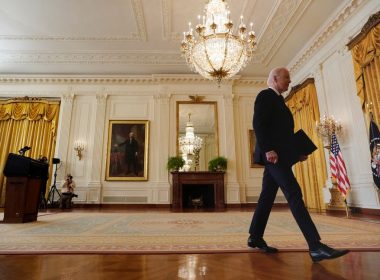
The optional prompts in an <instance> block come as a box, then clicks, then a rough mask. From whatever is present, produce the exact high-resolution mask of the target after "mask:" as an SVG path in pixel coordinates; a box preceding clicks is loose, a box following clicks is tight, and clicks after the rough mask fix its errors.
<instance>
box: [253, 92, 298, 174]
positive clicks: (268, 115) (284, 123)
mask: <svg viewBox="0 0 380 280" xmlns="http://www.w3.org/2000/svg"><path fill="white" fill-rule="evenodd" d="M253 128H254V130H255V134H256V140H257V141H256V147H255V155H254V156H255V157H254V160H255V162H256V163H259V164H262V165H265V164H266V163H268V162H267V160H266V156H265V153H266V152H269V151H271V150H274V151H276V153H277V154H278V164H281V165H286V166H291V165H292V164H293V163H294V162H296V161H297V160H295V157H298V156H299V155H297V152H296V150H295V145H294V120H293V116H292V113H291V112H290V110H289V108H288V107H287V106H286V104H285V101H284V98H283V97H282V96H279V95H277V93H276V92H275V91H274V90H272V89H270V88H268V89H265V90H263V91H261V92H260V93H259V94H258V95H257V98H256V100H255V105H254V115H253Z"/></svg>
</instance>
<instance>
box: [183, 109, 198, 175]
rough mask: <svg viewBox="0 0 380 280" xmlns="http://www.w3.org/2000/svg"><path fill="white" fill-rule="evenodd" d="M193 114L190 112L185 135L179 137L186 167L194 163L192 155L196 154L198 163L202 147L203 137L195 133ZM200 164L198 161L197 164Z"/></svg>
mask: <svg viewBox="0 0 380 280" xmlns="http://www.w3.org/2000/svg"><path fill="white" fill-rule="evenodd" d="M190 117H191V114H189V121H188V122H187V123H186V128H185V135H184V136H180V137H179V138H178V144H179V149H180V151H181V153H182V158H183V159H184V160H185V167H187V168H188V169H189V168H190V166H191V165H192V160H191V158H190V156H195V161H196V163H197V157H198V156H199V151H200V150H201V148H202V143H203V140H202V138H200V137H198V136H196V135H194V126H193V123H192V122H191V120H190ZM196 165H198V163H197V164H196Z"/></svg>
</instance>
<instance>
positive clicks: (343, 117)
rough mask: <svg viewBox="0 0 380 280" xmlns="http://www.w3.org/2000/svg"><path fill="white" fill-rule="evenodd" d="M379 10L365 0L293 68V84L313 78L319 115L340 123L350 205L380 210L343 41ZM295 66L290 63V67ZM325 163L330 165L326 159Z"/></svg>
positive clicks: (364, 122) (376, 4)
mask: <svg viewBox="0 0 380 280" xmlns="http://www.w3.org/2000/svg"><path fill="white" fill-rule="evenodd" d="M378 10H380V3H379V2H378V1H367V2H366V5H363V6H362V7H361V9H358V12H357V13H356V14H355V15H353V16H352V17H351V18H350V19H349V20H348V21H347V23H345V25H344V26H342V27H341V28H340V29H339V30H338V31H337V32H336V33H335V34H334V35H332V36H331V38H329V40H328V41H327V42H326V43H325V44H324V45H323V46H322V47H321V48H320V49H319V51H317V52H315V54H313V55H312V56H310V57H307V58H305V61H306V62H305V63H304V64H303V65H302V67H299V69H296V70H293V71H292V76H293V78H292V80H293V84H297V83H300V82H302V81H303V80H305V79H306V78H307V77H314V78H315V85H316V89H317V94H318V101H319V106H320V113H321V115H323V114H326V115H333V116H334V117H335V118H336V119H338V120H340V121H341V123H342V126H343V134H342V135H341V136H338V141H339V145H340V148H341V150H342V154H343V158H344V161H345V163H346V166H347V172H348V176H349V179H350V181H351V187H352V191H351V193H350V195H349V196H348V198H347V200H348V203H349V205H351V206H355V207H362V208H373V209H379V208H380V202H379V196H378V192H377V191H376V187H375V185H374V183H373V179H372V173H371V169H370V153H369V146H368V142H369V140H368V121H367V120H366V119H365V116H364V114H363V113H362V110H361V106H360V102H359V98H358V97H357V95H356V85H355V78H354V74H353V63H352V57H351V53H350V51H349V50H348V49H347V47H346V44H347V43H348V42H349V41H350V39H351V38H352V37H353V36H355V35H356V34H358V33H359V32H360V30H361V28H362V26H363V25H364V24H365V23H366V21H367V20H368V18H369V17H370V15H372V14H373V13H374V12H376V11H378ZM331 29H333V28H331ZM297 59H298V58H297V57H296V58H295V59H294V62H296V61H297ZM294 65H295V64H294V63H292V64H291V65H290V68H291V67H292V66H294ZM296 68H297V67H296ZM326 159H328V154H327V152H326ZM326 163H327V166H329V163H328V161H327V160H326ZM321 187H322V186H321ZM329 187H331V180H330V179H328V180H327V182H326V185H325V186H324V195H325V201H326V203H327V202H329V199H330V193H329V191H328V188H329Z"/></svg>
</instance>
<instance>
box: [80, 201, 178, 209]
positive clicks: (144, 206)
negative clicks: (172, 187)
mask: <svg viewBox="0 0 380 280" xmlns="http://www.w3.org/2000/svg"><path fill="white" fill-rule="evenodd" d="M74 208H83V209H99V208H101V209H109V210H117V209H158V208H159V209H170V204H101V203H99V204H80V203H75V204H74Z"/></svg>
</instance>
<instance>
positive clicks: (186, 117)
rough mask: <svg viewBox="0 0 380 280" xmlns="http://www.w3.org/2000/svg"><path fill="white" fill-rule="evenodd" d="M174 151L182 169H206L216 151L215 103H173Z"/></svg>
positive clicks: (216, 119)
mask: <svg viewBox="0 0 380 280" xmlns="http://www.w3.org/2000/svg"><path fill="white" fill-rule="evenodd" d="M177 154H178V155H180V156H182V158H184V159H185V162H186V163H185V166H184V168H183V170H184V171H207V170H208V162H209V161H210V160H211V159H213V158H214V157H217V156H218V154H219V143H218V113H217V103H216V102H194V101H178V102H177Z"/></svg>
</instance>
